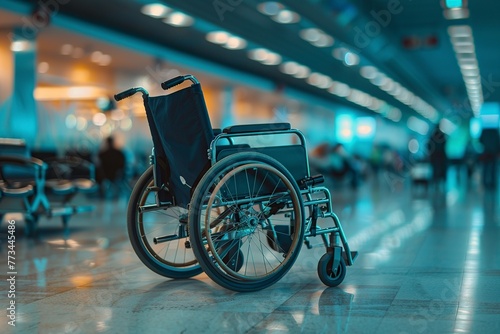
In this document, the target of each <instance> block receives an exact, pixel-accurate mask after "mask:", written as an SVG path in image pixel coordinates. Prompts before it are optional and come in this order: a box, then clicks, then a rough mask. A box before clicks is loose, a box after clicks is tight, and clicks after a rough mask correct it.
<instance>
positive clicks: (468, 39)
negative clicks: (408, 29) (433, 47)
mask: <svg viewBox="0 0 500 334" xmlns="http://www.w3.org/2000/svg"><path fill="white" fill-rule="evenodd" d="M448 34H449V35H450V41H451V43H452V45H453V50H454V51H455V56H456V58H457V61H458V66H459V67H460V72H461V73H462V78H463V80H464V83H465V88H466V91H467V97H468V99H469V101H470V103H471V108H472V111H473V113H474V116H478V113H479V111H480V110H481V105H482V103H483V92H482V86H481V74H480V70H479V64H478V61H477V56H476V53H475V49H476V48H475V46H474V38H473V36H472V28H471V27H470V26H468V25H457V26H451V27H449V28H448Z"/></svg>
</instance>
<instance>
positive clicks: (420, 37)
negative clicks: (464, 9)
mask: <svg viewBox="0 0 500 334" xmlns="http://www.w3.org/2000/svg"><path fill="white" fill-rule="evenodd" d="M22 2H24V3H29V4H32V5H33V8H35V6H36V5H37V4H38V3H40V1H38V0H34V1H29V0H22ZM151 2H153V1H146V0H140V1H139V0H106V1H102V0H85V1H84V0H71V1H61V5H60V6H58V7H59V8H58V13H57V15H61V14H62V15H63V16H67V17H71V18H74V19H77V20H81V21H85V22H88V23H91V24H95V25H98V26H102V27H105V28H107V29H110V30H115V31H117V32H120V33H122V34H127V35H130V36H132V37H135V38H138V39H141V40H144V41H148V42H151V43H154V44H157V45H160V46H167V47H168V48H171V49H175V50H178V51H181V52H184V53H188V54H191V55H194V56H197V57H199V58H202V59H205V60H208V61H211V62H214V63H218V64H223V65H224V66H227V67H229V68H233V69H235V70H238V71H241V72H245V73H249V74H252V75H256V76H259V77H262V78H265V79H267V80H269V81H271V82H273V83H274V84H275V87H276V89H282V88H284V87H289V88H293V89H295V90H298V91H302V92H305V93H309V94H311V95H314V96H317V97H320V98H323V99H328V100H330V101H332V102H336V103H340V104H345V105H349V106H351V107H356V108H359V109H361V110H364V111H366V112H367V113H373V111H371V110H369V109H367V108H364V107H361V106H359V104H355V103H353V102H351V101H350V100H348V99H346V98H345V97H338V96H336V95H334V94H332V93H330V92H329V91H328V90H327V89H323V88H318V87H317V86H313V85H311V84H309V83H308V81H307V78H306V79H298V78H295V77H293V76H291V75H288V74H285V73H283V72H282V71H281V70H280V67H279V66H268V65H263V64H261V63H259V62H257V61H254V60H252V59H250V58H249V57H248V51H249V50H250V49H252V48H257V47H261V48H266V49H268V50H271V51H273V52H275V53H278V54H280V55H281V56H282V58H283V61H295V62H297V63H299V64H302V65H305V66H307V67H309V68H310V69H311V71H312V72H318V73H321V74H323V75H326V76H328V77H330V78H331V79H332V80H335V81H336V82H342V83H345V84H347V85H349V86H350V87H351V88H354V89H357V90H359V91H361V92H364V93H366V94H369V95H370V96H371V97H374V98H377V99H379V100H382V101H386V102H387V103H388V104H390V105H391V106H393V107H394V108H397V109H399V110H401V111H402V116H403V118H407V117H409V116H411V115H413V116H418V117H419V118H422V119H424V117H423V115H422V113H421V112H420V113H419V112H417V111H416V110H415V109H416V108H414V107H413V106H411V105H410V106H408V104H406V103H403V102H401V100H400V99H398V98H395V97H394V95H392V94H389V93H387V92H386V91H384V90H382V89H381V88H379V87H378V86H376V85H374V84H372V82H371V81H370V80H368V79H366V78H364V77H363V76H362V75H361V74H360V68H361V67H363V66H367V65H370V66H374V67H376V68H377V69H378V70H379V71H380V72H383V73H384V74H386V76H387V77H389V78H391V79H392V80H393V81H394V82H398V83H399V84H400V85H401V86H402V87H405V88H406V89H407V90H408V91H410V92H412V95H413V96H416V97H419V98H421V100H422V101H425V103H426V105H428V106H431V107H432V109H434V110H435V111H436V112H437V113H438V114H439V116H440V117H442V116H445V117H448V118H450V119H452V120H455V121H456V117H453V116H454V115H459V116H460V117H462V118H467V117H469V116H470V115H471V110H470V106H469V105H468V102H467V101H468V98H467V92H466V89H465V85H464V81H463V78H462V74H461V72H460V68H459V66H458V63H457V59H456V57H455V53H454V51H453V47H452V44H451V42H450V38H449V36H448V33H447V28H448V26H450V25H463V24H467V25H470V26H471V28H472V31H473V36H474V42H475V50H476V55H477V60H478V64H479V68H480V73H481V77H482V81H483V86H482V91H483V96H484V101H485V102H488V101H496V102H498V101H500V68H499V66H498V60H499V59H500V43H499V40H500V20H499V19H498V15H499V14H500V3H499V2H498V1H494V0H481V1H474V0H471V1H469V3H468V8H469V10H470V17H469V18H467V19H462V20H446V19H445V18H444V16H443V8H442V6H441V1H440V0H418V1H416V0H415V1H412V0H399V1H398V0H391V1H382V0H364V1H361V0H301V1H298V0H281V1H280V2H281V3H282V4H283V5H284V6H286V7H287V8H288V9H290V10H292V11H294V12H297V13H299V14H300V21H299V22H297V23H293V24H280V23H277V22H275V21H273V20H272V19H271V18H270V17H268V16H266V15H264V14H262V13H261V12H259V11H258V10H257V7H258V5H259V4H260V3H261V2H263V1H258V0H244V1H243V0H231V1H230V0H215V1H212V0H210V1H206V0H196V1H195V0H191V1H185V0H168V1H160V2H162V3H164V4H165V5H167V6H170V7H172V8H174V9H177V10H181V11H183V12H184V13H186V14H189V15H191V16H193V17H194V18H195V24H194V25H193V26H192V27H182V28H179V27H172V26H169V25H167V24H165V23H163V22H162V21H161V20H159V19H155V18H152V17H149V16H146V15H144V14H142V13H141V7H142V6H143V5H144V4H147V3H151ZM464 2H465V0H464ZM62 3H64V4H62ZM394 4H398V6H396V7H390V6H394ZM0 6H1V5H0ZM391 8H392V9H394V8H397V10H394V14H391V12H389V9H391ZM384 13H386V14H387V13H389V14H390V15H389V16H384ZM380 15H382V16H380ZM377 18H378V19H377ZM379 20H382V21H379ZM377 24H378V30H377V29H376V28H377ZM311 27H314V28H319V29H322V30H323V31H324V32H325V33H327V34H328V35H330V36H332V37H333V38H334V39H335V42H334V44H333V45H332V46H328V47H316V46H313V45H312V44H311V43H309V42H307V41H305V40H304V39H303V38H301V37H300V31H301V30H302V29H305V28H311ZM370 28H371V29H375V30H373V31H370V30H367V29H370ZM214 30H225V31H227V32H229V33H231V34H234V35H236V36H239V37H241V38H244V39H245V40H246V41H248V45H247V47H246V48H244V49H241V50H228V49H225V48H222V47H221V46H219V45H216V44H213V43H210V42H208V41H207V40H206V34H207V33H208V32H210V31H214ZM360 32H361V33H366V34H365V35H366V36H365V37H368V38H365V39H364V40H362V39H360V38H361V37H360V34H361V33H360ZM368 35H369V36H368ZM403 41H404V42H403ZM415 41H423V44H425V45H423V46H422V45H421V46H418V47H414V48H412V47H408V45H409V44H408V43H410V46H411V45H414V44H411V43H414V42H415ZM339 47H345V48H348V49H349V50H351V51H352V52H353V53H355V54H357V55H358V56H359V57H360V62H359V64H358V65H355V66H345V65H344V63H343V62H342V61H340V60H337V59H335V58H334V57H333V56H332V51H333V50H334V49H337V48H339ZM164 61H168V59H164ZM122 62H123V60H122ZM132 62H133V61H132ZM423 114H426V113H423ZM424 116H425V115H424ZM427 116H429V114H428V113H427ZM430 118H432V120H433V121H434V122H435V121H437V119H438V117H430Z"/></svg>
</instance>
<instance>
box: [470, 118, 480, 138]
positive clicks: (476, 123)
mask: <svg viewBox="0 0 500 334" xmlns="http://www.w3.org/2000/svg"><path fill="white" fill-rule="evenodd" d="M469 131H470V136H471V138H474V139H477V138H479V136H480V135H481V132H482V131H483V128H482V126H481V119H480V118H471V119H470V123H469Z"/></svg>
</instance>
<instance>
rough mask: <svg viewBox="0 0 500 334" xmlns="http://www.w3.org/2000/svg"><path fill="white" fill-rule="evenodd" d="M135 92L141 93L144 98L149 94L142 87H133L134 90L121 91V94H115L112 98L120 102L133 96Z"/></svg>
mask: <svg viewBox="0 0 500 334" xmlns="http://www.w3.org/2000/svg"><path fill="white" fill-rule="evenodd" d="M137 92H141V93H142V95H144V96H148V95H149V93H148V91H147V90H146V89H144V88H142V87H134V88H130V89H127V90H126V91H123V92H121V93H118V94H115V95H114V96H113V97H114V98H115V101H120V100H123V99H126V98H127V97H130V96H132V95H134V94H135V93H137Z"/></svg>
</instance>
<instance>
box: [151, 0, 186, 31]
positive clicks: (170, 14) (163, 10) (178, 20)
mask: <svg viewBox="0 0 500 334" xmlns="http://www.w3.org/2000/svg"><path fill="white" fill-rule="evenodd" d="M141 12H142V13H143V14H145V15H147V16H151V17H154V18H157V19H161V20H162V21H163V22H164V23H166V24H169V25H171V26H173V27H189V26H192V25H193V24H194V18H193V17H192V16H189V15H187V14H185V13H183V12H181V11H178V10H174V9H172V8H170V7H167V6H165V5H164V4H161V3H151V4H147V5H144V6H143V7H142V8H141Z"/></svg>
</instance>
